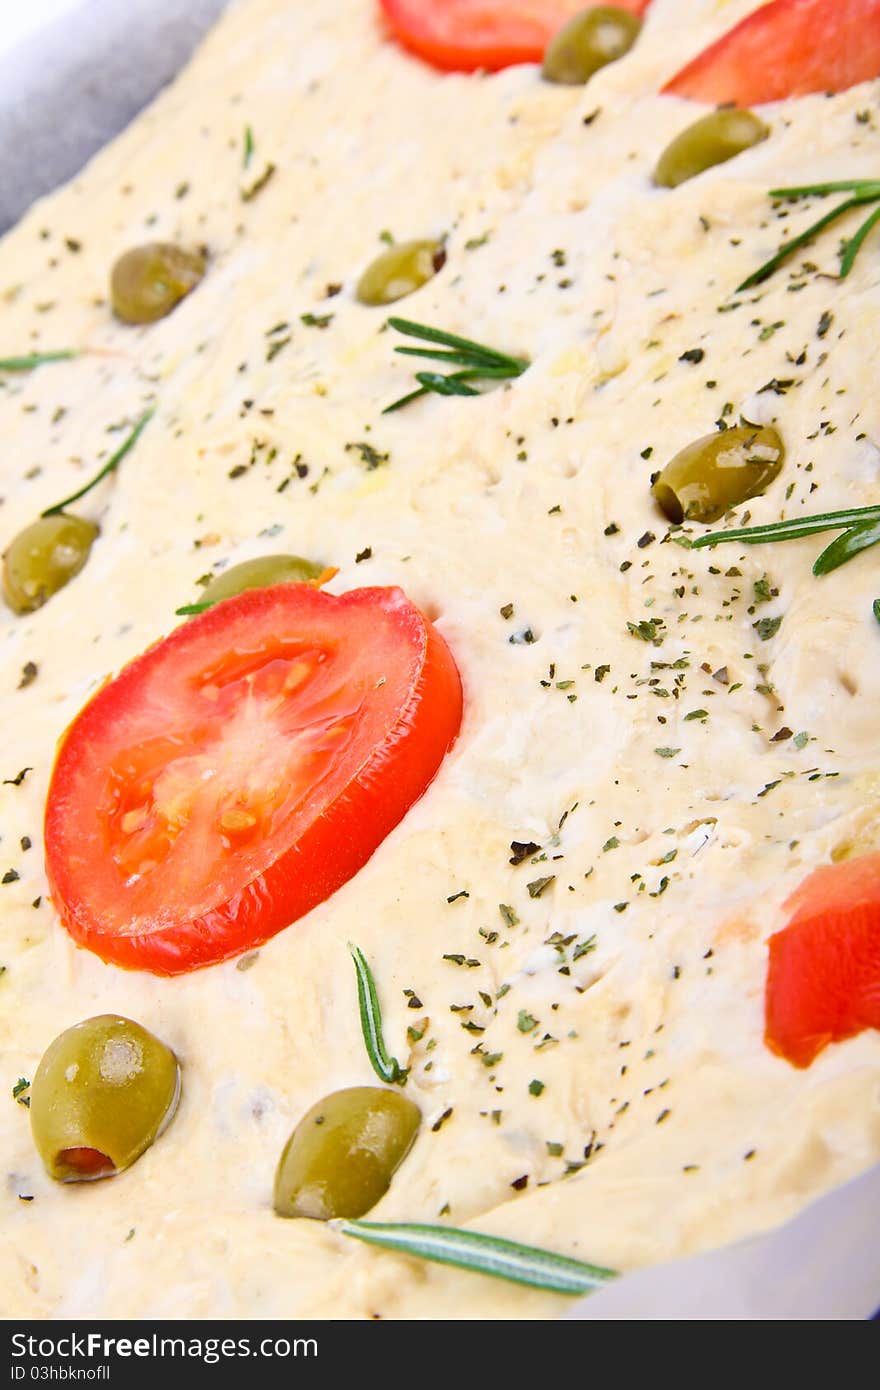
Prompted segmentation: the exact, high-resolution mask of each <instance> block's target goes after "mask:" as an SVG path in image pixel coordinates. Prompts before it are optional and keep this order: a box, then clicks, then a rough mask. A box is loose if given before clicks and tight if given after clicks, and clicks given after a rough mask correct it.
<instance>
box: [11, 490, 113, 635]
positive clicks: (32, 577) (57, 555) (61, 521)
mask: <svg viewBox="0 0 880 1390" xmlns="http://www.w3.org/2000/svg"><path fill="white" fill-rule="evenodd" d="M97 534H98V528H97V526H95V524H94V522H91V521H85V520H83V518H82V517H81V516H71V515H70V514H69V513H68V512H58V513H56V514H55V515H54V516H41V517H40V518H39V520H38V521H34V522H32V524H31V525H30V526H26V527H25V528H24V530H23V531H19V533H18V535H17V536H16V537H15V538H14V540H12V541H11V542H10V544H9V546H8V548H7V550H6V552H5V554H4V556H3V598H4V599H5V601H6V604H7V606H8V607H9V608H11V609H12V611H13V613H33V612H34V610H35V609H37V608H42V606H43V604H44V603H45V602H46V600H47V599H49V598H51V597H52V595H53V594H56V593H57V592H58V590H59V589H63V588H64V585H65V584H67V583H68V582H69V581H70V580H71V579H72V578H73V576H74V575H75V574H79V572H80V570H81V569H82V567H83V565H84V564H85V562H86V560H87V559H88V558H89V551H90V550H91V548H92V543H93V542H94V540H95V537H96V536H97Z"/></svg>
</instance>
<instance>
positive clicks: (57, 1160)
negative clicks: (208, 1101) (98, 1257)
mask: <svg viewBox="0 0 880 1390" xmlns="http://www.w3.org/2000/svg"><path fill="white" fill-rule="evenodd" d="M179 1093H180V1068H179V1067H178V1064H177V1058H176V1057H175V1055H174V1053H173V1052H172V1051H171V1049H170V1048H168V1047H166V1046H165V1044H164V1043H163V1042H160V1041H159V1039H158V1038H156V1037H154V1036H153V1034H152V1033H148V1032H147V1030H146V1028H142V1027H141V1026H140V1024H139V1023H132V1021H131V1020H130V1019H127V1018H119V1017H118V1016H117V1015H115V1014H102V1015H100V1016H99V1017H98V1018H88V1019H86V1020H85V1022H84V1023H77V1024H75V1025H74V1027H73V1028H68V1029H67V1031H66V1032H64V1033H62V1034H61V1035H60V1036H59V1037H57V1038H56V1039H55V1041H54V1042H53V1043H51V1044H50V1046H49V1047H48V1049H47V1050H46V1052H45V1054H44V1055H43V1059H42V1061H41V1062H40V1065H39V1066H38V1068H37V1073H36V1076H35V1077H34V1079H33V1083H32V1085H31V1104H30V1115H31V1129H32V1131H33V1136H34V1142H35V1144H36V1146H37V1149H38V1151H39V1154H40V1157H41V1158H42V1160H43V1163H44V1164H45V1166H46V1171H47V1173H48V1174H49V1176H50V1177H51V1178H55V1179H57V1180H58V1181H59V1182H84V1181H89V1180H91V1179H93V1178H106V1177H112V1175H113V1174H114V1173H118V1172H120V1171H121V1170H122V1169H123V1168H128V1167H129V1166H130V1165H131V1164H132V1163H134V1161H135V1159H136V1158H140V1156H141V1154H142V1153H143V1152H144V1151H145V1150H146V1149H148V1148H149V1147H150V1145H151V1144H152V1143H153V1142H154V1141H155V1140H156V1139H157V1138H158V1137H159V1135H160V1134H161V1133H162V1131H163V1130H164V1129H165V1127H166V1125H168V1124H169V1122H170V1121H171V1118H172V1116H173V1114H174V1111H175V1109H176V1107H177V1100H178V1096H179Z"/></svg>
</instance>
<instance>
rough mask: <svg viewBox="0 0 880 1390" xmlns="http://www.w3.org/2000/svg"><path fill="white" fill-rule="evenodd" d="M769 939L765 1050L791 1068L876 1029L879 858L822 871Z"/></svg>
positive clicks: (879, 1010)
mask: <svg viewBox="0 0 880 1390" xmlns="http://www.w3.org/2000/svg"><path fill="white" fill-rule="evenodd" d="M785 906H786V909H788V910H791V912H792V916H791V918H790V920H789V922H788V924H787V926H785V927H784V928H783V930H782V931H780V932H777V933H776V934H775V936H771V938H770V943H769V945H770V960H769V965H768V969H767V987H766V992H765V999H764V1016H765V1040H766V1042H767V1046H768V1047H769V1048H771V1050H772V1051H773V1052H776V1053H777V1054H778V1055H779V1056H780V1057H784V1058H786V1060H787V1061H789V1062H791V1063H792V1065H793V1066H796V1067H808V1066H809V1065H810V1063H811V1062H812V1061H813V1059H814V1058H815V1057H817V1056H818V1054H819V1053H820V1052H821V1051H822V1049H823V1048H824V1047H826V1046H827V1045H828V1043H831V1042H842V1041H843V1040H844V1039H845V1038H852V1037H855V1035H856V1034H857V1033H861V1032H864V1030H865V1029H866V1028H880V854H869V855H865V856H863V857H862V858H860V859H852V860H848V861H845V862H843V863H840V864H828V865H825V866H824V867H823V868H821V869H817V870H816V871H815V873H812V874H810V876H809V878H807V879H806V880H805V882H804V883H802V884H801V886H800V887H799V888H798V889H797V890H796V892H795V893H794V894H793V895H792V896H791V897H790V898H789V899H788V901H787V903H786V904H785Z"/></svg>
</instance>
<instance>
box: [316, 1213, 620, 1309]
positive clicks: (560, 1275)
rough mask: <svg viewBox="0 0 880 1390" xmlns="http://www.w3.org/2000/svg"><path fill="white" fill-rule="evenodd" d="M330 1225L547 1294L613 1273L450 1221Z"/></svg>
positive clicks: (595, 1284)
mask: <svg viewBox="0 0 880 1390" xmlns="http://www.w3.org/2000/svg"><path fill="white" fill-rule="evenodd" d="M330 1224H331V1226H332V1227H333V1228H334V1230H337V1231H339V1232H340V1233H341V1234H342V1235H344V1236H352V1237H354V1239H355V1240H363V1241H366V1243H367V1244H368V1245H379V1246H382V1247H383V1248H384V1249H386V1250H397V1251H399V1252H400V1253H401V1254H402V1255H415V1256H417V1257H418V1258H419V1259H422V1260H431V1261H433V1262H434V1263H435V1264H445V1265H454V1266H455V1267H456V1268H458V1269H467V1270H471V1271H472V1272H473V1273H474V1274H489V1275H491V1276H492V1277H493V1278H495V1279H507V1280H509V1281H510V1282H511V1283H514V1284H525V1285H527V1286H528V1287H529V1288H533V1289H546V1290H548V1291H549V1292H550V1293H562V1294H572V1295H578V1294H585V1293H591V1292H592V1291H593V1290H594V1289H597V1288H600V1287H601V1286H602V1285H603V1284H606V1283H607V1282H608V1281H609V1280H610V1279H614V1278H616V1277H617V1275H616V1271H615V1270H613V1269H603V1268H602V1267H601V1266H599V1265H591V1264H585V1263H584V1262H583V1261H582V1260H575V1259H572V1258H570V1257H569V1256H567V1255H557V1254H554V1253H553V1251H551V1250H541V1249H539V1248H538V1247H536V1246H533V1245H520V1244H519V1243H518V1242H517V1241H513V1240H505V1239H503V1238H502V1237H501V1236H489V1235H484V1234H483V1233H482V1232H480V1231H465V1230H461V1229H459V1228H457V1227H455V1226H423V1225H419V1224H416V1223H408V1222H394V1221H386V1222H378V1221H346V1220H337V1221H332V1222H331V1223H330Z"/></svg>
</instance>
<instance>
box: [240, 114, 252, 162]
mask: <svg viewBox="0 0 880 1390" xmlns="http://www.w3.org/2000/svg"><path fill="white" fill-rule="evenodd" d="M253 157H254V132H253V131H252V130H251V128H250V126H249V125H246V126H245V128H244V149H243V152H242V157H241V162H242V168H243V169H247V168H248V167H249V165H250V162H251V160H252V159H253Z"/></svg>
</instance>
